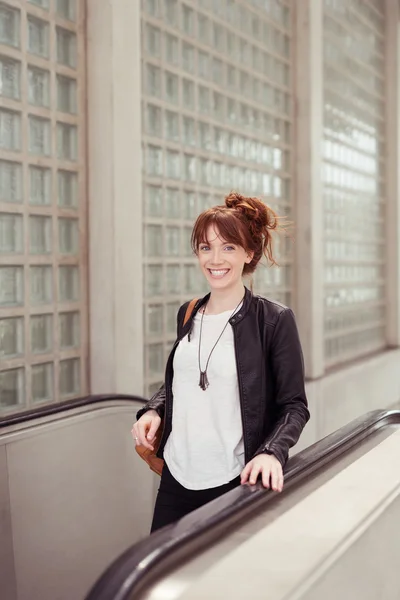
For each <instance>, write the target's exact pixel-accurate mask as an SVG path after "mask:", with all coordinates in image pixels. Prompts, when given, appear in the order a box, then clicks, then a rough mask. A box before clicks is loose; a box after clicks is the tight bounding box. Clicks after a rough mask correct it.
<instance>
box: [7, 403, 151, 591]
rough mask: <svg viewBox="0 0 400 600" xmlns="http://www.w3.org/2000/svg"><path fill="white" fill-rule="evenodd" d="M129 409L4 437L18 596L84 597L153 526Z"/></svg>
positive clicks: (146, 477) (148, 485)
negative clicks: (104, 571)
mask: <svg viewBox="0 0 400 600" xmlns="http://www.w3.org/2000/svg"><path fill="white" fill-rule="evenodd" d="M132 414H133V411H132V407H129V408H125V409H121V408H119V409H113V408H110V409H107V411H98V412H96V413H91V414H87V415H81V416H79V417H75V418H73V419H69V420H68V421H64V422H61V423H57V424H53V425H51V424H50V425H46V426H42V427H40V428H38V429H36V430H35V431H34V432H33V433H30V432H25V433H22V434H15V435H14V438H13V441H11V440H10V441H9V445H8V455H9V459H8V460H9V482H10V499H11V511H12V526H13V536H14V552H15V568H16V573H17V586H18V600H33V598H34V599H35V600H36V598H37V599H39V598H40V600H55V599H57V600H71V599H72V598H82V597H83V595H84V594H85V592H87V590H88V588H89V587H90V586H91V585H92V584H93V583H94V581H95V580H96V579H97V577H98V576H99V575H100V574H101V572H102V571H103V569H104V568H106V567H107V566H108V564H109V563H110V561H112V560H113V559H114V558H116V557H117V556H118V555H119V554H120V553H121V552H122V551H124V550H125V549H126V548H127V547H128V546H130V545H131V544H133V543H134V542H135V541H138V540H139V539H140V538H142V537H143V536H145V535H146V534H147V533H148V531H149V528H150V521H151V515H152V509H153V503H154V478H155V476H154V475H153V474H152V473H151V471H150V470H149V469H148V468H147V466H146V465H145V464H144V463H142V461H141V460H140V459H139V458H138V457H137V456H136V454H135V452H134V447H133V442H132V437H131V433H130V429H131V423H132Z"/></svg>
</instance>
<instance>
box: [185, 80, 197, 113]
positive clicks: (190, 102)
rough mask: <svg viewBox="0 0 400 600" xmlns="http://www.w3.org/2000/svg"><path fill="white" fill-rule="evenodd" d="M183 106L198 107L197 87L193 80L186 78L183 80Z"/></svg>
mask: <svg viewBox="0 0 400 600" xmlns="http://www.w3.org/2000/svg"><path fill="white" fill-rule="evenodd" d="M182 94H183V106H185V107H186V108H189V109H191V110H195V108H196V97H195V87H194V83H193V82H192V81H189V80H188V79H184V80H183V82H182Z"/></svg>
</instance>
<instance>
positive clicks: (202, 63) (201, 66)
mask: <svg viewBox="0 0 400 600" xmlns="http://www.w3.org/2000/svg"><path fill="white" fill-rule="evenodd" d="M198 70H199V75H200V77H202V78H203V79H208V78H209V76H210V56H209V55H208V54H206V52H201V51H200V52H199V56H198Z"/></svg>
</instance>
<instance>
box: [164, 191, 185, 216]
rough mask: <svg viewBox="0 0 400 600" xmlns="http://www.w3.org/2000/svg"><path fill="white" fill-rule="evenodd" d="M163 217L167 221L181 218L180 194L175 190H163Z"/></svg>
mask: <svg viewBox="0 0 400 600" xmlns="http://www.w3.org/2000/svg"><path fill="white" fill-rule="evenodd" d="M165 216H166V217H167V219H179V218H180V216H181V207H180V192H179V190H178V189H176V188H167V189H166V190H165Z"/></svg>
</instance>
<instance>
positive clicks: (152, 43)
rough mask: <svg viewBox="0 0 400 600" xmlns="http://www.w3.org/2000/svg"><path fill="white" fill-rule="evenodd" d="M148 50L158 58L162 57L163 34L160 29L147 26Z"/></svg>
mask: <svg viewBox="0 0 400 600" xmlns="http://www.w3.org/2000/svg"><path fill="white" fill-rule="evenodd" d="M145 39H146V50H147V52H148V53H149V54H150V55H151V56H154V57H156V58H158V57H159V56H160V55H161V32H160V30H159V29H158V27H153V25H149V24H148V23H147V24H146V38H145Z"/></svg>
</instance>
